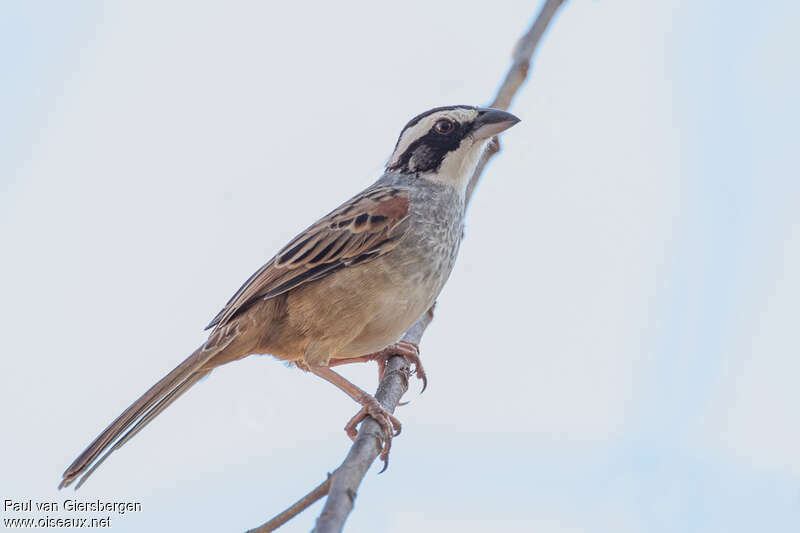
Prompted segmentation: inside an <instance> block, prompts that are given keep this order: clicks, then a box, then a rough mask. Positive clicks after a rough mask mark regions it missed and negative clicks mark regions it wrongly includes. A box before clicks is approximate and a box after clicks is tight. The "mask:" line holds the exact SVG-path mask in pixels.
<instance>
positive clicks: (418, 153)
mask: <svg viewBox="0 0 800 533" xmlns="http://www.w3.org/2000/svg"><path fill="white" fill-rule="evenodd" d="M471 128H472V122H468V123H466V124H459V123H458V122H453V130H452V131H451V132H450V133H448V134H447V135H443V134H441V133H437V132H436V131H435V130H434V129H433V128H431V129H430V130H429V131H428V132H427V133H426V134H425V135H423V136H421V137H420V138H418V139H417V140H415V141H414V142H412V143H411V144H409V145H408V148H406V150H405V152H403V154H402V155H401V156H400V157H399V158H397V162H396V163H395V164H394V165H392V166H390V167H387V169H388V170H399V171H402V172H408V173H416V172H436V171H437V170H438V169H439V167H440V166H441V165H442V162H443V161H444V158H445V157H447V154H449V153H450V152H452V151H454V150H456V149H458V147H459V146H460V145H461V141H462V139H464V137H466V136H467V135H468V134H469V132H470V130H471Z"/></svg>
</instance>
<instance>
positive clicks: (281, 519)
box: [246, 474, 331, 533]
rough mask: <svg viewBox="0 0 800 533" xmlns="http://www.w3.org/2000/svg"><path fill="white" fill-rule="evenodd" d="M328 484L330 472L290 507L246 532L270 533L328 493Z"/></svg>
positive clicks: (329, 483)
mask: <svg viewBox="0 0 800 533" xmlns="http://www.w3.org/2000/svg"><path fill="white" fill-rule="evenodd" d="M330 486H331V474H328V479H326V480H325V481H323V482H322V483H320V484H319V485H317V486H316V487H314V489H313V490H312V491H311V492H309V493H308V494H306V495H305V496H303V497H302V498H300V499H299V500H297V501H296V502H295V503H293V504H292V506H291V507H289V508H288V509H286V510H285V511H283V512H282V513H281V514H279V515H277V516H275V518H273V519H272V520H270V521H269V522H264V523H263V524H261V525H260V526H258V527H256V528H253V529H248V530H247V532H246V533H270V532H271V531H275V530H276V529H278V528H279V527H281V526H282V525H283V524H285V523H286V522H288V521H289V520H291V519H292V518H294V517H295V516H297V515H299V514H300V513H302V512H303V511H305V510H306V509H308V508H309V507H311V506H312V505H314V504H315V503H316V502H317V500H319V499H320V498H323V497H324V496H325V495H326V494H328V489H330Z"/></svg>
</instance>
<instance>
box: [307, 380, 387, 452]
mask: <svg viewBox="0 0 800 533" xmlns="http://www.w3.org/2000/svg"><path fill="white" fill-rule="evenodd" d="M308 369H309V370H310V371H311V372H313V373H314V374H316V375H318V376H319V377H321V378H322V379H324V380H326V381H328V382H330V383H332V384H334V385H336V386H337V387H338V388H339V389H341V390H342V391H343V392H344V393H345V394H347V395H348V396H350V397H351V398H352V399H354V400H355V401H357V402H358V403H359V404H361V410H360V411H359V412H358V413H356V415H355V416H354V417H353V418H351V419H350V421H349V422H348V423H347V425H346V426H345V427H344V430H345V432H346V433H347V435H348V436H349V437H350V438H351V439H354V440H355V438H356V435H358V431H357V430H356V426H357V425H358V424H359V422H361V421H362V420H364V419H365V418H366V417H367V416H371V417H372V418H374V419H375V420H376V421H377V422H378V424H380V426H381V429H382V430H383V449H382V450H381V459H382V460H383V462H384V464H387V462H388V460H389V449H390V448H391V447H392V437H396V436H397V435H399V434H400V429H401V424H400V421H399V420H398V419H397V418H395V417H394V416H392V414H391V413H390V412H389V411H387V410H386V409H384V408H383V407H382V406H381V404H380V403H378V400H376V399H375V397H374V396H372V395H371V394H369V393H367V392H365V391H363V390H361V389H360V388H358V387H357V386H356V385H353V384H352V383H350V382H349V381H347V380H346V379H345V378H344V377H342V376H340V375H339V374H337V373H336V372H334V371H333V370H331V369H330V368H328V367H326V366H313V365H308Z"/></svg>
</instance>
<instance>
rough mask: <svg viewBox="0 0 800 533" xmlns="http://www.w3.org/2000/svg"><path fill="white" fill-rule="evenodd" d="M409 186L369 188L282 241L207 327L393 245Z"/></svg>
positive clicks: (404, 219) (404, 223) (402, 226)
mask: <svg viewBox="0 0 800 533" xmlns="http://www.w3.org/2000/svg"><path fill="white" fill-rule="evenodd" d="M408 211H409V199H408V191H407V190H406V189H400V188H396V187H377V188H374V189H368V190H366V191H364V192H362V193H361V194H359V195H357V196H355V197H354V198H351V199H350V200H348V201H347V202H345V203H344V204H342V205H341V206H340V207H339V208H337V209H336V210H334V211H332V212H331V213H329V214H328V215H326V216H325V217H323V218H322V219H320V220H319V221H317V222H316V223H315V224H314V225H312V226H311V227H309V228H308V229H306V230H305V231H304V232H302V233H301V234H300V235H298V236H297V237H295V238H294V240H292V241H291V242H290V243H289V244H287V245H286V246H285V247H284V248H283V249H282V250H281V251H280V252H278V254H277V255H276V256H275V257H273V258H272V259H270V260H269V261H268V262H267V264H265V265H264V266H263V267H261V268H260V269H259V270H257V271H256V272H255V273H254V274H253V275H252V276H250V279H248V280H247V281H246V282H245V283H244V285H242V287H241V288H240V289H239V290H238V291H236V294H234V295H233V297H232V298H231V299H230V300H229V301H228V303H227V304H225V307H224V308H223V309H222V311H220V312H219V313H218V314H217V316H216V317H214V320H212V321H211V323H210V324H209V325H208V326H207V327H206V329H209V328H212V327H215V326H216V327H219V326H222V325H224V324H225V323H226V322H228V320H230V319H231V317H233V316H234V315H236V314H237V313H239V312H241V311H243V310H244V309H246V308H247V307H248V306H249V305H251V304H252V303H253V302H255V301H257V300H258V299H267V298H272V297H274V296H277V295H279V294H282V293H284V292H286V291H289V290H291V289H293V288H295V287H297V286H299V285H302V284H303V283H307V282H309V281H314V280H317V279H320V278H322V277H325V276H327V275H329V274H331V273H333V272H335V271H337V270H340V269H342V268H346V267H347V266H350V265H355V264H358V263H363V262H364V261H369V260H371V259H374V258H376V257H379V256H381V255H383V254H385V253H386V252H388V251H390V250H392V249H394V248H395V247H396V246H397V244H398V242H399V241H400V238H401V237H402V236H403V235H404V234H405V231H406V229H407V227H408Z"/></svg>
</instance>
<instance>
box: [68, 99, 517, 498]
mask: <svg viewBox="0 0 800 533" xmlns="http://www.w3.org/2000/svg"><path fill="white" fill-rule="evenodd" d="M517 122H519V119H518V118H517V117H515V116H514V115H512V114H511V113H508V112H505V111H501V110H499V109H491V108H481V107H473V106H467V105H456V106H447V107H437V108H434V109H431V110H429V111H426V112H424V113H422V114H420V115H417V116H416V117H414V118H412V119H411V120H410V121H409V122H408V124H406V125H405V127H404V128H403V130H402V132H401V133H400V137H399V138H398V140H397V144H396V145H395V148H394V151H393V153H392V155H391V157H390V158H389V161H388V163H387V164H386V168H385V172H384V174H383V175H382V176H381V177H380V178H379V179H378V180H377V181H376V182H375V183H374V184H372V185H370V186H369V187H367V188H366V189H365V190H363V191H362V192H360V193H358V194H357V195H355V196H353V197H352V198H351V199H350V200H348V201H346V202H345V203H343V204H342V205H341V206H339V207H338V208H336V209H334V210H333V211H331V212H330V213H328V214H327V215H325V216H324V217H322V218H321V219H319V220H318V221H317V222H315V223H314V224H312V225H311V226H309V227H308V228H307V229H306V230H305V231H303V232H302V233H300V235H298V236H297V237H295V238H294V239H293V240H292V241H291V242H289V244H287V245H286V246H284V247H283V249H281V250H280V251H279V252H278V253H277V254H276V255H275V256H274V257H273V258H272V259H270V260H269V261H267V263H266V264H265V265H264V266H262V267H261V268H260V269H258V270H257V271H256V272H255V273H254V274H253V275H252V276H250V279H248V280H247V281H246V282H245V283H244V285H242V287H241V288H240V289H239V290H238V291H237V292H236V293H235V294H234V295H233V297H232V298H231V299H230V300H229V301H228V303H227V304H225V307H224V308H223V309H222V310H221V311H220V312H219V313H218V314H217V316H215V317H214V319H213V320H212V321H211V323H210V324H209V325H208V326H207V327H206V329H210V330H211V332H210V334H209V337H208V340H207V341H206V342H205V343H203V345H202V346H200V347H199V348H197V350H195V351H194V352H193V353H192V354H191V355H190V356H189V357H187V358H186V359H185V360H184V361H183V362H182V363H180V364H179V365H178V366H177V367H176V368H175V369H174V370H172V371H171V372H170V373H168V374H167V375H166V376H164V377H163V378H162V379H161V380H160V381H158V382H157V383H156V384H155V385H153V386H152V387H151V388H150V389H149V390H148V391H147V392H145V393H144V394H143V395H142V396H141V397H140V398H139V399H138V400H136V401H135V402H134V403H133V404H131V406H130V407H128V408H127V409H126V410H125V411H124V412H123V413H122V414H121V415H119V417H117V419H116V420H114V421H113V422H111V424H110V425H109V426H108V427H107V428H106V429H104V430H103V431H102V433H100V435H99V436H98V437H97V438H96V439H95V440H94V441H92V443H91V444H89V446H88V447H87V448H86V449H85V450H84V451H83V453H81V454H80V455H79V456H78V458H77V459H75V461H74V462H73V463H72V464H71V465H69V467H68V468H67V469H66V471H65V472H64V474H63V477H62V480H61V483H60V485H59V488H62V487H66V486H69V485H70V484H71V483H72V482H73V481H75V480H76V479H77V478H78V477H81V479H80V481H79V483H78V484H77V485H76V488H78V487H80V485H82V484H83V483H84V482H85V481H86V479H87V478H88V476H90V475H91V474H92V472H94V470H95V469H96V468H97V467H98V466H99V465H100V464H101V463H102V462H103V461H104V460H105V459H106V458H107V457H108V456H109V454H111V453H113V452H114V451H115V450H117V449H119V448H120V447H121V446H122V445H124V444H125V443H126V442H128V441H129V440H130V439H131V438H132V437H133V436H134V435H136V434H137V433H138V432H139V431H140V430H141V429H142V428H144V427H145V426H146V425H147V424H148V423H149V422H150V421H151V420H153V418H155V417H156V416H157V415H158V414H160V413H161V412H162V411H163V410H164V409H165V408H166V407H167V406H169V405H170V404H171V403H172V402H174V401H175V400H176V399H177V398H178V397H180V396H181V395H182V394H183V393H185V392H186V391H187V390H188V389H189V388H191V387H192V385H194V384H196V383H197V382H198V381H200V380H201V379H202V378H203V377H205V376H206V375H208V374H209V373H210V372H211V371H212V370H214V369H215V368H216V367H218V366H220V365H223V364H225V363H229V362H231V361H236V360H238V359H242V358H243V357H246V356H248V355H250V354H271V355H273V356H274V357H276V358H278V359H281V360H283V361H288V362H290V363H292V364H294V365H295V366H297V367H299V368H300V369H302V370H305V371H308V372H310V373H312V374H316V375H317V376H319V377H321V378H322V379H324V380H326V381H329V382H330V383H332V384H333V385H335V386H336V387H338V388H339V389H341V390H342V391H344V393H345V394H347V395H348V396H350V397H351V398H352V399H353V400H355V401H356V402H358V403H359V404H360V405H361V410H360V411H359V412H358V413H357V414H356V415H355V416H354V417H353V418H351V419H350V421H349V422H348V423H347V425H346V426H345V431H346V432H347V434H348V435H349V436H350V437H351V438H355V436H356V434H357V430H356V426H357V425H358V423H360V422H361V421H362V420H363V419H364V418H365V417H367V416H371V417H373V418H375V419H376V420H377V421H378V422H379V424H380V425H381V428H382V430H383V431H382V433H383V443H382V451H381V458H382V459H383V461H384V463H386V461H387V459H388V454H389V449H390V446H391V440H392V437H393V436H396V435H397V434H399V432H400V428H401V424H400V422H399V421H398V420H397V418H395V417H394V416H393V415H392V414H391V413H389V412H388V411H386V410H385V409H384V408H383V407H381V405H380V404H379V403H378V402H377V400H376V399H375V398H374V397H373V396H372V395H370V394H368V393H367V392H365V391H363V390H362V389H360V388H359V387H357V386H356V385H354V384H353V383H351V382H350V381H348V380H346V379H345V378H344V377H342V376H341V375H340V374H338V373H337V372H335V371H334V370H332V367H335V366H337V365H342V364H348V363H355V362H366V361H378V364H379V374H380V373H382V371H383V368H384V366H385V364H386V360H387V359H388V358H389V357H391V356H392V355H397V354H399V355H403V356H405V357H407V358H409V360H410V362H411V363H413V364H414V367H415V373H416V375H417V377H419V378H420V379H422V381H423V385H425V384H427V379H426V377H425V373H424V370H423V367H422V364H421V362H420V359H419V350H418V347H417V346H416V345H415V344H413V343H410V342H404V341H399V342H398V339H400V338H401V336H402V335H403V333H404V332H405V331H406V330H408V328H409V327H411V326H412V325H413V324H414V323H415V322H416V321H417V320H418V319H419V318H420V317H421V316H422V314H423V313H425V312H426V311H427V310H428V309H429V308H430V307H431V306H432V305H433V303H434V302H435V300H436V298H437V296H438V295H439V292H440V291H441V290H442V287H443V286H444V284H445V282H446V281H447V278H448V277H449V276H450V272H451V271H452V269H453V264H454V263H455V260H456V255H457V254H458V248H459V244H460V242H461V235H462V231H463V227H464V211H465V194H466V189H467V185H468V183H469V181H470V179H471V177H472V175H473V173H474V171H475V168H476V166H477V164H478V161H479V159H480V157H481V155H482V154H483V152H484V150H485V149H486V146H487V145H488V143H489V142H490V141H491V139H492V137H494V136H495V135H497V134H499V133H500V132H502V131H504V130H506V129H508V128H510V127H511V126H513V125H514V124H516V123H517ZM379 378H380V375H379ZM423 390H424V389H423Z"/></svg>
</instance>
